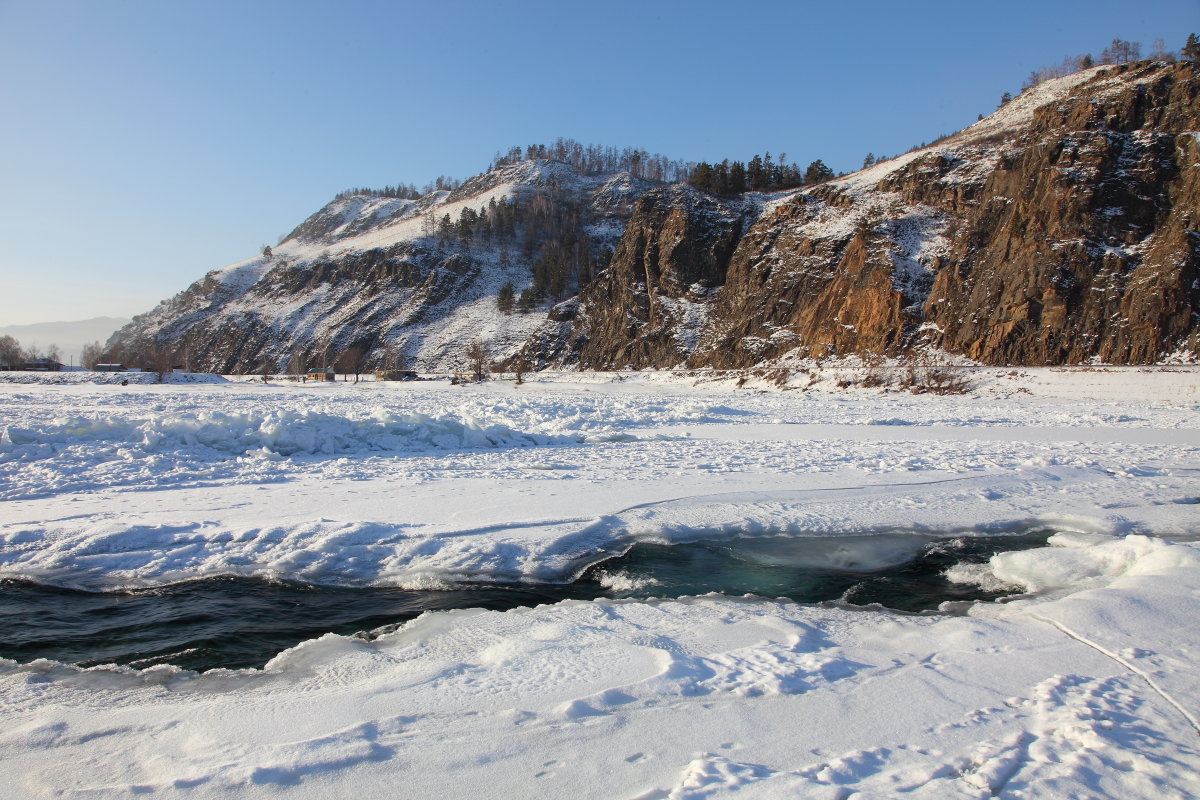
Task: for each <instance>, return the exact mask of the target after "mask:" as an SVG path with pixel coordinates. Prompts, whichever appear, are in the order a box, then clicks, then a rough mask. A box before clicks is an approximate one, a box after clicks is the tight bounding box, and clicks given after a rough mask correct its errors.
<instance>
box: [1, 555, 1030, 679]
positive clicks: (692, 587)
mask: <svg viewBox="0 0 1200 800" xmlns="http://www.w3.org/2000/svg"><path fill="white" fill-rule="evenodd" d="M1050 533H1051V532H1050V531H1040V532H1033V533H1029V534H1024V535H1019V536H994V537H986V538H960V539H943V540H930V539H929V538H927V537H926V538H920V537H916V536H892V537H878V536H873V537H844V538H841V539H837V540H829V539H799V538H791V539H783V538H775V539H737V540H731V541H724V542H720V543H715V542H707V543H706V542H696V543H691V544H676V545H649V544H638V545H635V546H634V547H633V548H632V549H631V550H630V551H629V552H627V553H626V554H624V555H622V556H619V557H616V558H612V559H609V560H606V561H603V562H601V563H599V564H596V565H593V566H592V567H590V568H589V569H588V570H586V571H585V572H584V573H583V575H582V576H581V577H580V578H579V579H577V580H576V581H575V582H573V583H570V584H563V585H550V584H539V585H531V584H499V585H498V584H481V585H474V586H465V587H462V588H459V589H455V590H452V591H406V590H402V589H386V588H339V587H328V586H310V585H306V584H297V583H286V582H271V581H263V580H255V579H247V578H214V579H207V580H199V581H189V582H186V583H179V584H175V585H172V586H166V587H162V588H157V589H145V590H138V591H131V592H114V593H95V592H80V591H72V590H67V589H56V588H53V587H48V586H41V585H37V584H31V583H23V582H14V581H0V620H3V623H0V657H4V658H10V659H14V660H16V661H20V662H27V661H31V660H33V659H36V658H50V659H54V660H57V661H63V662H68V663H75V664H79V665H82V666H91V665H95V664H107V663H118V664H126V665H130V666H135V667H147V666H151V665H153V664H174V665H176V666H180V667H184V668H187V669H196V670H203V669H211V668H213V667H229V668H236V667H261V666H262V665H263V664H265V663H266V662H267V661H268V660H269V659H270V658H271V657H272V656H273V655H275V654H276V653H278V652H280V651H281V650H284V649H286V648H288V647H291V646H293V645H295V644H297V643H298V642H301V641H304V640H305V639H312V638H315V637H317V636H320V635H321V634H324V633H328V632H333V633H340V634H354V633H358V632H370V631H378V630H380V629H385V630H386V629H387V628H389V627H394V626H395V625H397V624H399V623H402V622H405V621H407V620H410V619H413V618H414V617H416V616H417V615H419V614H420V613H422V612H423V611H431V610H445V609H452V608H487V609H493V610H507V609H511V608H517V607H520V606H533V605H538V604H541V603H555V602H558V601H560V600H567V599H582V600H589V599H596V598H602V597H610V598H616V597H679V596H682V595H692V594H705V593H707V592H721V593H724V594H729V595H743V594H754V595H759V596H763V597H771V598H775V597H786V598H790V599H792V600H796V601H798V602H803V603H814V602H820V601H823V600H838V599H841V600H844V601H846V602H849V603H855V604H860V605H866V604H870V603H879V604H881V605H883V606H886V607H889V608H894V609H899V610H903V611H921V610H925V609H932V608H936V607H937V606H938V604H940V603H941V602H943V601H945V600H989V599H995V597H997V596H998V595H996V594H994V593H988V592H984V591H983V590H981V589H980V588H979V587H974V586H967V585H958V584H952V583H950V582H949V581H947V580H945V578H943V577H942V573H943V572H944V570H945V569H946V568H947V567H949V566H951V565H953V564H956V563H962V562H975V563H983V562H985V561H987V559H988V558H990V557H991V556H992V555H993V554H995V553H997V552H1001V551H1005V550H1021V549H1026V548H1030V547H1039V546H1042V545H1044V544H1045V541H1046V538H1047V536H1048V535H1049V534H1050ZM881 563H887V564H888V565H889V566H886V567H879V564H881Z"/></svg>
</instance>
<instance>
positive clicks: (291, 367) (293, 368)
mask: <svg viewBox="0 0 1200 800" xmlns="http://www.w3.org/2000/svg"><path fill="white" fill-rule="evenodd" d="M305 372H306V370H305V368H304V354H303V352H301V350H300V348H299V347H293V348H292V352H291V355H289V356H288V362H287V373H288V374H289V375H303V374H304V373H305Z"/></svg>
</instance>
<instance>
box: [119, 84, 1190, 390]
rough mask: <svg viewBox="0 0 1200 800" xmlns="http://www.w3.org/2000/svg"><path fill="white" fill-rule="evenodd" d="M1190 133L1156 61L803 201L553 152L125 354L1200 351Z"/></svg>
mask: <svg viewBox="0 0 1200 800" xmlns="http://www.w3.org/2000/svg"><path fill="white" fill-rule="evenodd" d="M1197 131H1200V64H1197V62H1180V63H1176V64H1167V63H1163V62H1154V61H1142V62H1131V63H1127V64H1122V65H1117V66H1106V67H1097V68H1092V69H1088V70H1083V71H1081V72H1078V73H1075V74H1073V75H1068V76H1066V77H1063V78H1058V79H1055V80H1051V81H1047V82H1045V83H1043V84H1041V85H1039V86H1037V87H1034V88H1032V89H1028V90H1026V91H1025V92H1022V93H1021V94H1020V95H1019V96H1018V97H1017V98H1015V99H1013V100H1012V101H1011V102H1009V103H1008V104H1006V105H1005V106H1003V107H1002V108H1000V109H999V110H998V111H997V112H996V113H994V114H992V115H991V116H990V117H988V118H986V119H983V120H981V121H979V122H977V123H976V124H974V125H972V126H970V127H968V128H966V129H964V130H963V131H960V132H958V133H957V134H955V135H953V136H950V137H948V138H946V139H945V140H943V141H939V142H937V143H935V144H934V145H932V146H929V147H924V148H921V149H917V150H914V151H913V152H910V153H907V154H905V155H903V156H900V157H897V158H893V159H890V160H887V161H885V162H882V163H880V164H876V165H874V166H871V167H869V168H867V169H864V170H863V171H861V172H857V173H854V174H852V175H848V176H844V177H841V178H838V179H835V180H832V181H828V182H825V183H822V184H820V185H816V186H811V187H805V188H803V189H801V190H799V191H792V192H783V193H777V194H774V195H764V194H758V193H749V194H745V195H739V196H737V197H717V196H713V195H710V194H706V193H704V192H701V191H699V190H697V189H695V188H693V187H691V186H688V185H685V184H673V185H662V184H658V185H656V184H655V183H652V182H650V181H646V180H641V179H638V178H635V177H633V176H632V175H630V174H628V173H623V174H604V175H585V174H583V173H582V172H580V171H579V170H576V169H575V168H573V167H571V166H569V165H568V164H566V163H563V162H560V161H552V160H546V159H539V160H529V161H524V162H520V163H505V164H504V165H503V166H500V167H498V168H496V169H493V170H491V171H489V172H487V173H485V174H483V175H479V176H477V177H475V178H472V179H471V180H469V181H467V182H466V183H465V184H463V185H462V186H461V187H460V188H458V189H455V190H454V191H439V192H432V193H430V194H427V195H425V196H423V197H420V198H419V199H404V198H400V197H386V196H381V195H380V194H378V193H366V194H350V195H345V196H341V197H339V198H337V199H336V200H334V202H332V203H330V204H329V205H327V206H326V207H325V208H323V209H321V210H320V211H319V212H317V213H316V214H314V215H313V216H312V217H310V218H309V219H308V220H306V221H305V222H304V223H303V224H301V225H300V226H299V227H298V228H296V230H295V231H293V232H292V234H290V235H289V236H288V238H287V239H286V240H285V241H284V242H283V243H282V244H280V245H279V246H278V247H276V248H274V250H273V252H271V253H268V254H263V255H261V256H258V257H255V258H253V259H250V260H248V261H245V262H242V263H239V264H234V265H232V266H229V267H226V268H224V269H220V270H216V271H214V272H212V273H209V275H207V276H205V278H204V279H202V280H201V281H199V282H197V283H196V284H194V285H193V286H192V287H190V288H189V289H188V290H187V291H185V292H183V293H181V294H179V295H177V296H176V297H174V298H171V299H170V300H167V301H165V302H164V303H162V304H161V305H160V306H159V307H158V308H156V309H155V310H154V311H152V312H150V313H149V314H147V315H144V316H141V317H138V318H136V319H135V320H134V322H133V323H132V324H131V325H129V326H127V327H126V328H124V329H123V330H122V331H120V332H119V333H118V334H117V335H115V336H114V337H113V339H112V340H111V341H110V343H109V351H110V352H109V354H108V357H109V358H112V359H114V360H125V361H135V360H137V359H138V358H142V359H143V360H144V359H145V358H146V357H147V354H150V355H154V354H157V357H158V358H160V359H161V358H169V359H171V360H172V361H174V362H176V363H188V364H189V365H191V366H192V367H193V368H203V369H211V370H220V371H254V370H259V369H265V370H270V371H277V370H282V369H289V370H292V371H294V370H295V369H298V368H301V367H303V366H314V365H316V364H317V363H318V362H324V361H328V360H330V359H332V358H334V357H335V356H337V355H338V354H345V353H350V354H355V353H361V354H364V358H363V359H361V361H362V363H364V364H365V365H367V366H374V365H383V364H386V363H388V362H389V361H390V362H392V363H396V361H397V357H398V356H400V355H401V354H402V360H403V361H404V362H405V363H407V364H415V365H416V366H417V367H418V368H422V369H426V370H454V369H461V368H462V367H463V366H464V365H465V362H466V356H465V351H466V348H467V346H468V344H469V343H470V342H472V341H474V340H481V341H486V342H487V343H488V347H489V349H490V352H489V357H490V358H492V359H494V360H496V361H499V362H507V363H510V364H512V363H516V360H517V358H518V357H519V358H520V359H521V360H523V361H525V362H527V363H529V364H530V365H532V366H534V367H541V366H547V365H557V366H567V367H572V366H579V367H587V368H600V369H616V368H621V367H626V366H632V367H657V368H665V367H674V366H680V365H686V366H712V367H733V368H747V367H753V366H758V365H763V364H771V363H781V362H782V363H786V362H789V361H791V360H793V359H796V358H812V357H817V358H819V357H824V356H828V355H838V356H842V355H848V354H860V355H861V354H867V353H873V354H879V355H896V354H900V353H902V352H905V351H910V350H912V349H913V348H923V347H934V348H939V349H941V350H943V351H946V352H949V353H955V354H960V355H964V356H967V357H969V358H972V359H976V360H979V361H983V362H987V363H995V364H1003V363H1013V364H1061V363H1081V362H1087V361H1093V360H1100V361H1106V362H1114V363H1147V362H1154V361H1160V360H1164V359H1175V360H1195V359H1196V358H1197V356H1198V355H1200V230H1198V229H1200V215H1198V214H1197V211H1196V209H1197V208H1200V138H1198V135H1197ZM610 255H611V257H610ZM506 285H508V286H509V287H510V288H509V290H508V291H511V293H512V294H513V295H518V296H519V295H521V293H522V292H523V291H524V290H529V292H528V293H527V295H526V297H525V298H524V302H521V301H517V302H516V305H517V306H518V307H519V308H521V309H523V310H524V312H525V313H521V311H519V310H518V311H516V312H513V313H505V312H503V311H501V310H500V309H499V306H501V305H503V302H502V301H501V294H502V292H503V291H504V290H505V287H506ZM534 290H537V291H536V295H537V297H538V298H550V299H541V300H538V301H535V300H533V299H531V297H532V295H533V294H534ZM572 295H574V296H572ZM551 303H557V304H556V305H553V306H552V305H551Z"/></svg>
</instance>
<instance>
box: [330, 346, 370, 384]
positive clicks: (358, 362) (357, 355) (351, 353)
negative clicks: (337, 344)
mask: <svg viewBox="0 0 1200 800" xmlns="http://www.w3.org/2000/svg"><path fill="white" fill-rule="evenodd" d="M333 366H334V369H336V370H337V371H338V372H341V373H342V374H349V373H351V372H352V373H354V382H355V383H358V376H359V373H360V372H361V371H362V366H363V351H362V348H360V347H347V348H346V349H345V350H343V351H342V352H340V353H338V356H337V358H335V359H334V360H333Z"/></svg>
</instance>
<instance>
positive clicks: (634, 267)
mask: <svg viewBox="0 0 1200 800" xmlns="http://www.w3.org/2000/svg"><path fill="white" fill-rule="evenodd" d="M748 209H749V207H748V206H747V205H746V204H744V203H738V202H723V201H721V200H718V199H716V198H713V197H710V196H709V195H706V194H704V193H703V192H700V191H697V190H696V189H693V188H692V187H690V186H687V185H683V184H677V185H673V186H669V187H665V188H662V189H657V190H655V191H652V192H650V193H648V194H646V195H645V196H643V197H642V198H641V199H640V200H638V201H637V203H636V204H635V206H634V208H633V215H632V217H631V219H630V222H629V224H628V225H627V226H626V228H625V232H624V234H623V235H622V237H621V240H620V242H619V243H618V245H617V248H616V252H615V254H614V255H613V258H612V262H611V264H610V266H609V268H608V269H607V270H605V271H604V272H602V273H601V274H600V275H598V276H597V277H596V279H595V280H594V281H592V283H591V284H590V285H589V286H587V287H586V288H585V289H584V291H583V292H582V293H581V294H580V296H579V297H578V298H576V299H574V300H572V301H570V302H568V303H563V304H560V305H559V306H556V307H555V309H554V310H553V311H552V312H551V314H550V315H549V318H548V319H547V320H546V323H545V324H544V325H543V326H542V327H541V328H539V330H538V331H537V332H536V333H535V334H534V335H533V337H531V339H530V342H529V343H528V344H527V345H526V347H525V348H524V350H523V352H522V354H521V357H522V358H524V359H525V360H528V361H530V362H532V363H534V364H536V365H539V366H544V365H546V364H548V363H555V364H560V365H573V366H580V367H584V368H587V369H614V368H617V367H623V366H626V365H632V366H647V365H657V364H674V363H677V362H678V361H680V360H681V359H683V358H685V357H686V356H687V354H688V353H689V352H691V351H692V350H693V349H694V348H695V345H696V337H697V336H698V334H699V328H700V326H702V325H703V324H704V323H705V319H706V316H707V308H708V306H709V305H710V304H711V301H712V299H713V295H714V292H715V289H716V287H718V286H720V285H721V284H722V283H723V282H724V278H725V271H726V266H727V264H728V262H729V259H730V257H731V255H732V254H733V252H734V250H735V248H736V247H737V244H738V241H739V239H740V238H741V234H742V228H743V225H744V223H745V220H746V218H747V216H748V215H749V213H750V211H749V210H748Z"/></svg>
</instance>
